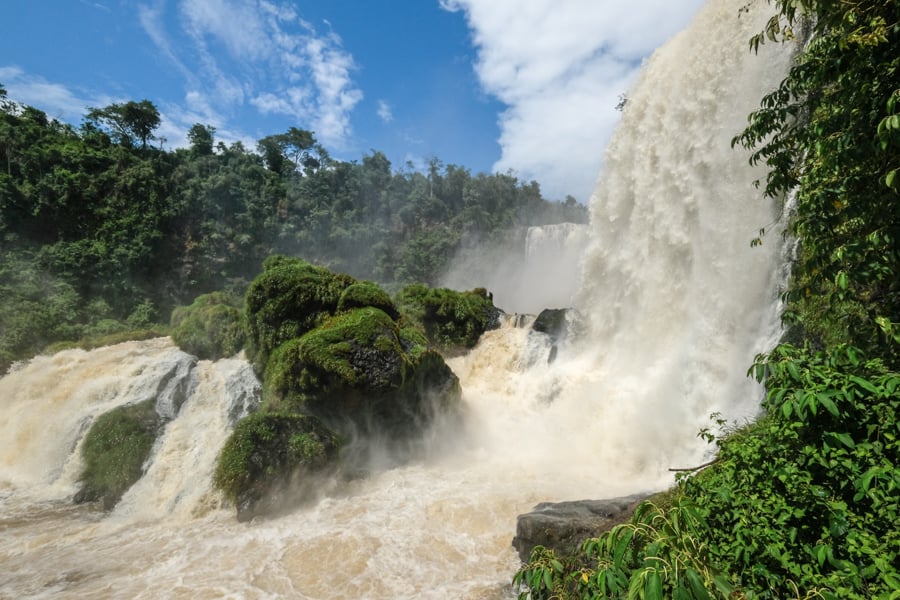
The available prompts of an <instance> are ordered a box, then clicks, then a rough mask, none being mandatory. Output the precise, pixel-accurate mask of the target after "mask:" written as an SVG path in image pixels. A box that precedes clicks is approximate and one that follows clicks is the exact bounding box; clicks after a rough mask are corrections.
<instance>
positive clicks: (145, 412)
mask: <svg viewBox="0 0 900 600" xmlns="http://www.w3.org/2000/svg"><path fill="white" fill-rule="evenodd" d="M160 425H161V421H160V419H159V417H158V416H157V414H156V410H155V403H154V401H153V400H147V401H145V402H141V403H140V404H132V405H128V406H120V407H118V408H115V409H113V410H111V411H109V412H108V413H105V414H103V415H101V416H100V417H98V418H97V419H96V420H95V421H94V423H93V425H91V428H90V430H89V431H88V433H87V436H86V438H85V440H84V445H83V446H82V448H81V452H82V456H83V457H84V471H82V473H81V478H80V482H81V485H82V487H81V490H80V491H79V492H78V494H77V495H76V497H75V500H76V502H91V501H94V500H102V501H103V506H104V508H107V509H109V508H112V507H113V506H115V504H116V503H117V502H118V501H119V499H120V498H121V497H122V494H124V493H125V492H126V491H127V490H128V488H130V487H131V486H132V485H133V484H134V483H135V482H136V481H137V480H138V479H140V477H141V475H142V474H143V465H144V463H145V462H146V460H147V458H148V457H149V456H150V450H151V449H152V448H153V443H154V441H155V440H156V435H157V433H158V431H159V429H160Z"/></svg>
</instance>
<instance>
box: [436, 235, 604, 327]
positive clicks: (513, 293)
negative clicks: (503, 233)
mask: <svg viewBox="0 0 900 600" xmlns="http://www.w3.org/2000/svg"><path fill="white" fill-rule="evenodd" d="M589 240H590V228H589V227H588V226H587V225H581V224H578V223H558V224H555V225H540V226H534V227H528V228H525V229H521V230H518V231H516V232H515V235H510V236H509V238H508V239H504V240H501V241H500V242H494V243H485V244H479V245H476V246H474V247H464V248H463V250H461V251H460V252H459V253H458V254H457V256H456V257H455V258H454V261H453V264H452V266H451V267H450V270H449V272H448V273H446V274H445V275H444V277H442V278H441V285H442V286H444V287H449V288H451V289H457V290H468V289H472V288H476V287H483V288H487V289H488V290H490V291H491V292H492V293H493V294H494V304H495V305H497V306H498V307H500V308H502V309H503V310H504V311H506V312H508V313H512V312H518V313H530V314H537V313H539V312H541V311H542V310H543V309H545V308H565V307H569V306H572V302H573V299H574V297H575V294H576V292H577V291H578V288H579V279H580V274H581V270H582V257H583V256H584V252H585V250H586V248H587V246H588V242H589Z"/></svg>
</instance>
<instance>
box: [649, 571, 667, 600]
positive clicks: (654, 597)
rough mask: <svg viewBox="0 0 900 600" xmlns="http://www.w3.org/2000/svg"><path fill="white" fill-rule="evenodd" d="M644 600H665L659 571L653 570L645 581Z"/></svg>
mask: <svg viewBox="0 0 900 600" xmlns="http://www.w3.org/2000/svg"><path fill="white" fill-rule="evenodd" d="M644 600H663V593H662V580H660V578H659V573H658V572H657V571H652V572H651V573H650V575H649V576H648V577H647V581H646V582H645V583H644Z"/></svg>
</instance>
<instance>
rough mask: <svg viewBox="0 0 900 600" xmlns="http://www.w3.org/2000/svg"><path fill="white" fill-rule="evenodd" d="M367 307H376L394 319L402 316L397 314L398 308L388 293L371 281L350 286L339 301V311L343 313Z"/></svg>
mask: <svg viewBox="0 0 900 600" xmlns="http://www.w3.org/2000/svg"><path fill="white" fill-rule="evenodd" d="M366 306H374V307H375V308H378V309H380V310H382V311H384V312H385V313H386V314H387V315H389V316H390V317H391V318H392V319H396V318H397V317H399V316H400V313H399V312H397V307H396V306H394V302H393V301H392V300H391V297H390V296H388V295H387V292H385V291H384V290H383V289H381V288H380V287H378V286H377V285H375V284H374V283H372V282H371V281H358V282H356V283H354V284H352V285H350V286H348V287H347V289H345V290H344V292H343V293H342V294H341V299H340V300H339V301H338V311H341V312H344V311H348V310H353V309H354V308H364V307H366Z"/></svg>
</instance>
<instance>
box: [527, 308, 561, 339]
mask: <svg viewBox="0 0 900 600" xmlns="http://www.w3.org/2000/svg"><path fill="white" fill-rule="evenodd" d="M566 313H568V309H566V308H545V309H544V310H542V311H541V313H540V314H539V315H538V316H537V318H536V319H535V320H534V323H532V325H531V328H532V329H533V330H535V331H540V332H541V333H546V334H547V335H549V336H550V337H552V338H553V340H554V341H560V340H563V339H565V337H566V333H567V331H566Z"/></svg>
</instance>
